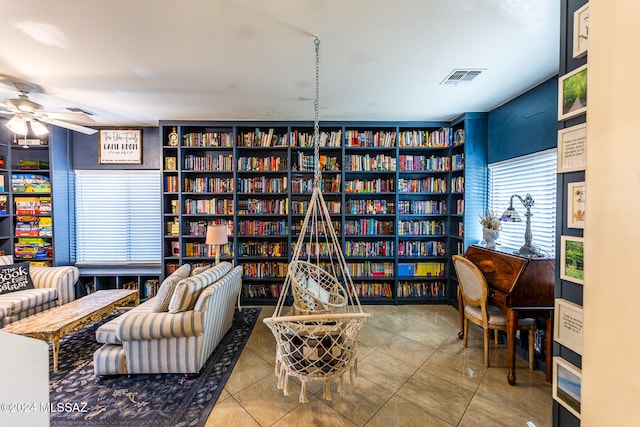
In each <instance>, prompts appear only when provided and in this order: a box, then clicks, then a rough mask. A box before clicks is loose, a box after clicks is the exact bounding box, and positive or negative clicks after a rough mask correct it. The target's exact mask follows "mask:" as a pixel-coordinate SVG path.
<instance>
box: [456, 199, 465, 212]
mask: <svg viewBox="0 0 640 427" xmlns="http://www.w3.org/2000/svg"><path fill="white" fill-rule="evenodd" d="M456 215H464V199H459V200H456Z"/></svg>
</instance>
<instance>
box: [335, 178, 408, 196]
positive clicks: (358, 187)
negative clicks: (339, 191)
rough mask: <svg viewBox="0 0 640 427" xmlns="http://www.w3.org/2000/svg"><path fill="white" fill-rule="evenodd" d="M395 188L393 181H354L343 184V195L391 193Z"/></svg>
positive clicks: (381, 179)
mask: <svg viewBox="0 0 640 427" xmlns="http://www.w3.org/2000/svg"><path fill="white" fill-rule="evenodd" d="M395 188H396V180H395V179H388V178H387V179H383V178H378V179H373V180H360V179H354V180H351V181H347V182H345V183H344V192H345V193H393V192H394V191H395Z"/></svg>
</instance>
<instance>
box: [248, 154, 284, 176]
mask: <svg viewBox="0 0 640 427" xmlns="http://www.w3.org/2000/svg"><path fill="white" fill-rule="evenodd" d="M238 170H239V171H243V172H255V171H257V172H266V171H286V170H287V159H286V157H278V156H269V157H240V158H239V159H238Z"/></svg>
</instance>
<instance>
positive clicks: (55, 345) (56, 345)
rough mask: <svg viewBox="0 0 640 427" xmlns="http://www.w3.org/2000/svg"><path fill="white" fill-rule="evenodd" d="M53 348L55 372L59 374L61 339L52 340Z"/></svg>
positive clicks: (54, 338)
mask: <svg viewBox="0 0 640 427" xmlns="http://www.w3.org/2000/svg"><path fill="white" fill-rule="evenodd" d="M51 348H52V350H53V372H58V354H59V353H60V338H59V337H57V336H56V337H53V339H52V340H51Z"/></svg>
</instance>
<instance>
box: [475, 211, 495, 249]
mask: <svg viewBox="0 0 640 427" xmlns="http://www.w3.org/2000/svg"><path fill="white" fill-rule="evenodd" d="M480 224H482V238H483V239H484V241H485V242H486V246H487V248H489V249H494V248H495V247H496V240H497V239H498V236H499V235H500V217H499V216H498V215H496V214H495V213H493V212H490V211H486V212H485V213H484V215H480Z"/></svg>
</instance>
